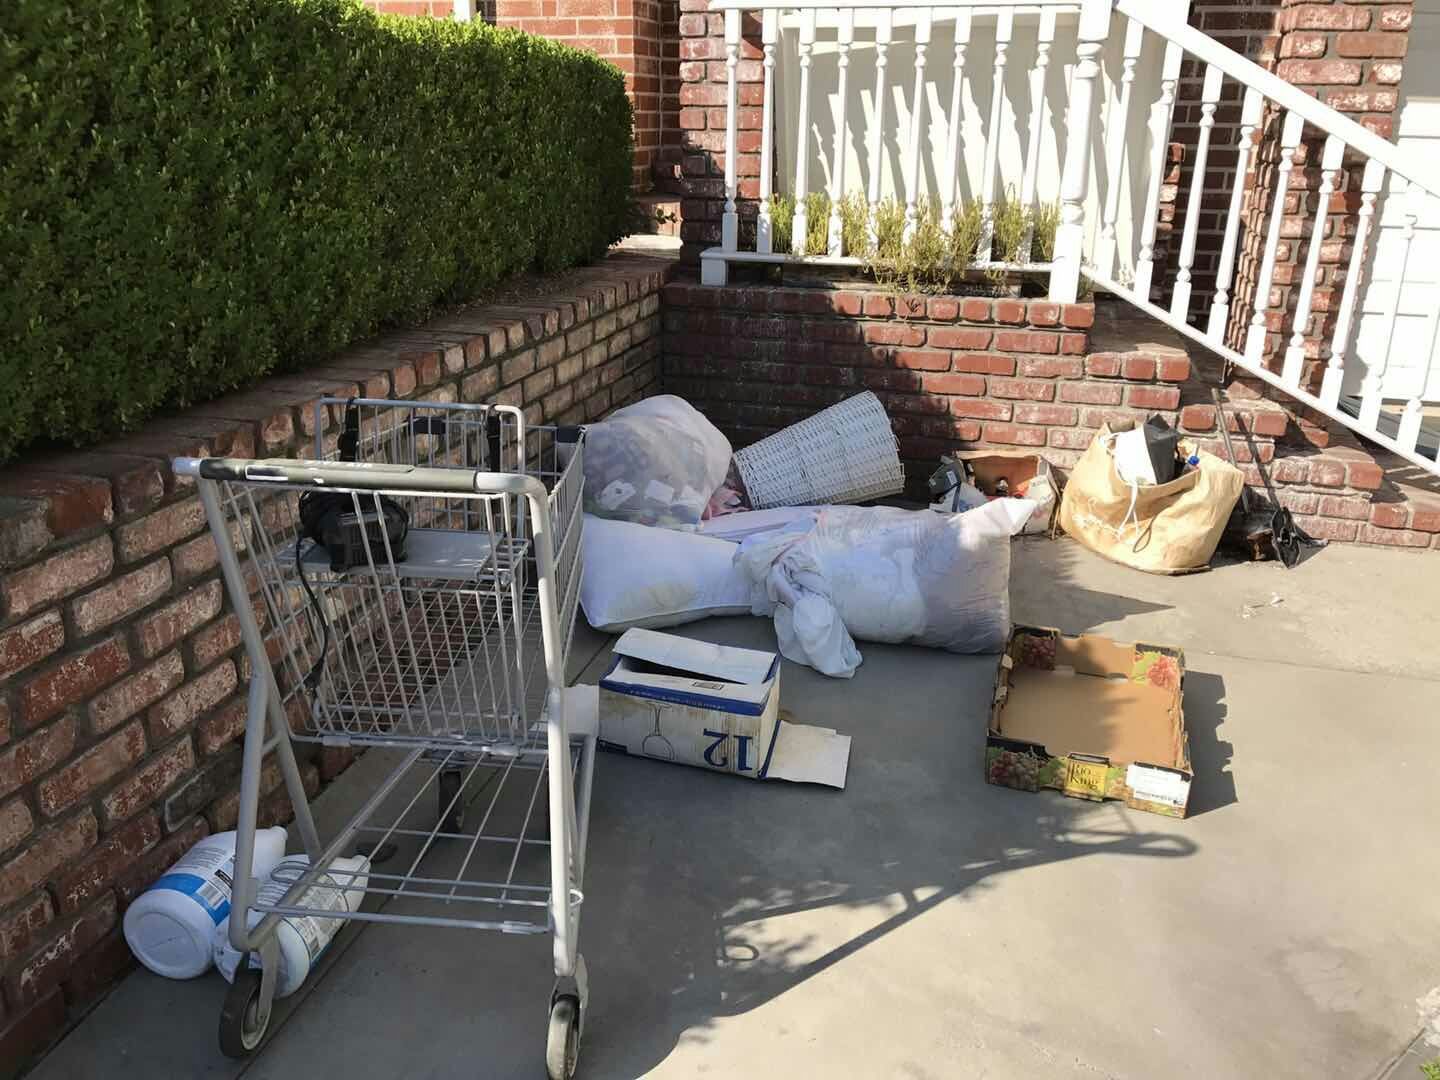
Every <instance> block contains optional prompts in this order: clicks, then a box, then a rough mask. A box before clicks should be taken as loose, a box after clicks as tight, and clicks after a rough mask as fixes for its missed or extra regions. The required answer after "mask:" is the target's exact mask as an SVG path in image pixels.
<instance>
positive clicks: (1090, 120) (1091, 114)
mask: <svg viewBox="0 0 1440 1080" xmlns="http://www.w3.org/2000/svg"><path fill="white" fill-rule="evenodd" d="M1109 33H1110V0H1082V4H1081V7H1080V32H1079V41H1078V43H1077V44H1076V46H1075V74H1074V76H1073V77H1072V79H1071V80H1070V109H1069V112H1068V113H1067V115H1066V117H1065V128H1066V131H1065V136H1066V138H1065V167H1064V171H1063V172H1062V173H1061V175H1060V225H1059V228H1058V229H1057V230H1056V232H1055V259H1054V265H1053V266H1052V267H1051V269H1050V299H1051V300H1057V301H1060V302H1061V303H1067V304H1069V303H1074V301H1075V297H1076V295H1077V294H1078V292H1079V290H1080V263H1081V260H1082V259H1083V257H1084V253H1085V196H1086V193H1087V192H1088V191H1089V188H1090V130H1091V128H1092V126H1093V125H1094V123H1095V83H1096V80H1097V77H1098V76H1099V74H1100V50H1101V48H1103V46H1104V42H1105V38H1106V37H1107V36H1108V35H1109Z"/></svg>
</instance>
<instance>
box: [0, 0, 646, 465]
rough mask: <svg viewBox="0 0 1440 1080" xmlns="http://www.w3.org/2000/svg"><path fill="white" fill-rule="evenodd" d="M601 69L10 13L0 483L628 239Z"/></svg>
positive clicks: (3, 51)
mask: <svg viewBox="0 0 1440 1080" xmlns="http://www.w3.org/2000/svg"><path fill="white" fill-rule="evenodd" d="M631 153H632V147H631V134H630V105H629V102H628V101H627V99H626V97H625V89H624V83H623V77H622V76H621V74H620V72H619V71H618V70H617V69H616V68H614V67H612V66H611V65H609V64H607V63H605V62H604V61H601V60H599V59H598V58H596V57H594V56H592V55H590V54H588V53H583V52H580V51H577V50H574V49H570V48H567V47H565V46H563V45H559V44H556V43H554V42H550V41H546V40H544V39H541V38H536V37H531V36H529V35H526V34H522V33H520V32H518V31H512V30H497V29H494V28H492V27H488V26H485V25H484V24H482V23H479V22H474V23H469V24H457V23H452V22H446V21H440V20H431V19H406V18H388V17H384V16H377V15H374V14H373V13H371V12H369V11H367V10H366V9H364V8H361V7H360V6H359V5H358V3H356V2H355V0H205V3H203V4H197V3H195V2H194V0H86V2H85V3H76V2H72V0H6V2H5V3H3V4H0V281H3V287H0V374H3V376H4V380H3V382H4V392H5V394H6V396H7V398H8V400H7V401H6V403H5V407H4V408H3V409H0V460H3V459H4V458H6V457H9V456H13V455H14V454H16V453H17V452H18V451H20V450H21V449H22V448H24V447H25V446H26V445H28V444H33V443H35V442H37V441H40V440H44V441H64V442H71V443H80V442H84V441H87V440H94V439H96V438H98V437H101V436H103V435H106V434H109V433H112V432H115V431H120V430H124V429H127V428H132V427H134V426H135V425H136V424H138V423H139V422H140V421H141V420H143V419H144V418H145V417H146V416H148V415H150V414H152V413H154V412H155V411H156V410H157V409H160V408H162V407H165V406H172V405H185V404H187V403H190V402H194V401H197V400H203V399H205V398H209V397H214V396H215V395H217V394H219V393H221V392H223V391H225V390H228V389H231V388H233V387H237V386H241V385H243V384H245V383H248V382H251V381H253V380H254V379H256V378H257V377H259V376H261V375H263V374H265V373H267V372H273V371H281V370H286V369H293V368H295V367H297V366H300V365H303V364H304V363H306V362H307V361H311V360H314V359H316V358H319V357H322V356H324V355H326V354H328V353H330V352H333V351H334V350H336V349H339V348H341V347H343V346H344V345H346V344H348V343H350V342H352V341H354V340H356V339H358V338H361V337H364V336H365V335H367V334H370V333H372V332H374V331H375V330H376V329H378V328H380V327H382V326H385V325H390V324H395V323H397V322H401V321H405V320H413V319H416V318H419V317H421V316H423V315H425V314H426V313H427V312H428V311H431V310H433V309H434V308H435V307H436V306H438V305H443V304H447V303H454V302H458V301H463V300H465V299H467V298H469V297H470V296H473V295H474V294H475V293H476V292H477V291H479V290H481V289H483V288H484V287H486V286H487V285H490V284H492V283H494V282H496V281H498V280H500V279H502V278H504V277H506V276H508V275H511V274H514V273H517V272H521V271H528V270H538V271H554V270H559V269H562V268H564V267H567V266H571V265H574V264H576V263H579V262H583V261H586V260H588V259H591V258H593V257H595V256H598V255H600V254H602V253H603V252H604V251H605V249H606V247H607V246H608V245H609V244H610V243H612V242H613V241H615V240H616V239H618V238H619V237H620V236H621V235H622V233H623V231H624V226H625V223H626V220H627V212H628V209H629V202H630V165H631Z"/></svg>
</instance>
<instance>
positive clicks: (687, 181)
mask: <svg viewBox="0 0 1440 1080" xmlns="http://www.w3.org/2000/svg"><path fill="white" fill-rule="evenodd" d="M680 12H681V14H680V24H679V25H680V112H679V122H680V145H681V150H682V154H683V157H682V158H681V172H682V188H681V192H682V195H683V196H684V197H683V198H682V200H681V203H680V217H681V221H682V224H681V226H680V237H681V239H682V240H683V241H684V248H683V253H684V256H685V257H686V258H687V259H690V258H696V259H698V257H699V252H700V251H701V249H703V248H706V247H710V246H712V245H714V244H718V243H719V242H720V215H721V213H722V212H723V210H724V206H725V94H726V83H727V78H728V75H727V72H726V70H725V38H724V34H725V24H724V16H722V15H721V14H719V13H718V12H709V11H708V8H707V3H706V0H680ZM741 33H742V37H743V40H742V42H741V46H740V63H739V66H738V67H737V68H736V72H735V77H736V81H737V82H738V83H739V98H740V105H741V111H740V115H739V117H738V118H737V129H738V137H737V138H738V141H737V148H738V150H739V153H740V158H739V160H738V161H737V163H736V176H737V178H738V182H739V199H738V202H737V207H738V210H739V214H740V246H741V247H742V248H744V247H751V248H753V247H754V244H755V215H756V211H757V210H758V209H759V202H758V199H759V196H760V119H761V112H760V107H761V105H762V104H763V103H764V87H763V84H764V69H763V68H762V67H761V64H760V60H761V57H762V56H763V53H762V51H761V46H760V21H759V18H758V17H757V16H756V14H755V13H747V14H746V15H745V17H744V20H743V21H742V23H741Z"/></svg>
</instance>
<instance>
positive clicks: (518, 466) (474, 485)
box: [174, 401, 595, 1078]
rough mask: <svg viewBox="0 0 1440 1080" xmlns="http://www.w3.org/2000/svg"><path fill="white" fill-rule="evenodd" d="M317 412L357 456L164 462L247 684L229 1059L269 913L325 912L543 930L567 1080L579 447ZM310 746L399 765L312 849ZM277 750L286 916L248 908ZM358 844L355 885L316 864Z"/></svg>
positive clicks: (555, 1037) (274, 959)
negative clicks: (289, 860)
mask: <svg viewBox="0 0 1440 1080" xmlns="http://www.w3.org/2000/svg"><path fill="white" fill-rule="evenodd" d="M319 407H320V409H321V410H329V409H334V410H335V411H337V412H338V413H341V414H342V415H343V417H344V419H343V422H342V425H343V430H342V434H341V437H340V447H339V451H338V453H339V455H340V456H343V457H347V458H350V459H351V460H347V461H334V460H331V461H320V460H317V461H288V460H272V461H251V460H237V459H216V458H207V459H189V458H187V459H179V460H177V461H176V462H175V463H174V467H175V470H176V472H177V473H181V474H184V475H187V476H191V477H194V478H195V480H196V482H197V485H198V488H199V494H200V500H201V502H202V504H203V506H204V509H205V514H206V517H207V519H208V522H209V525H210V531H211V533H212V535H213V537H214V539H215V542H216V545H217V548H218V550H219V559H220V567H221V571H222V573H223V576H224V580H225V585H226V589H227V591H228V593H229V596H230V601H231V605H232V606H233V608H234V610H235V613H236V615H237V617H238V618H239V621H240V627H241V633H242V637H243V639H244V644H245V650H246V653H247V656H248V658H249V661H250V665H251V669H252V671H253V672H254V676H253V678H252V679H251V681H250V684H249V702H248V705H249V712H248V717H247V721H246V728H245V742H244V751H243V759H242V761H243V769H242V775H241V783H240V805H239V821H238V824H237V831H238V835H237V840H236V856H235V884H234V892H233V897H232V904H231V916H230V929H229V938H230V944H231V945H232V946H233V947H234V948H235V949H237V950H239V951H240V952H241V953H242V955H244V956H246V961H245V962H242V963H241V964H240V966H239V968H238V970H237V972H236V977H235V981H234V984H233V985H232V987H231V990H230V993H229V995H228V996H227V998H226V1002H225V1006H224V1008H223V1010H222V1013H221V1018H220V1045H221V1049H222V1050H223V1051H224V1052H225V1053H226V1054H228V1055H230V1056H232V1057H243V1056H245V1055H247V1054H249V1053H251V1052H253V1051H254V1050H255V1048H256V1047H258V1046H259V1044H260V1042H261V1040H262V1039H263V1037H264V1035H265V1031H266V1027H267V1025H268V1023H269V1019H270V1014H271V1007H272V1003H273V998H274V993H275V986H276V974H277V971H278V965H279V963H280V954H279V948H278V943H277V939H276V929H277V926H278V924H279V921H280V920H281V919H282V918H284V917H287V916H304V915H311V916H315V917H317V918H319V917H323V918H334V917H336V916H337V915H338V916H340V917H343V918H347V919H352V920H362V921H368V922H377V923H384V922H390V923H410V924H425V925H434V926H449V927H461V928H469V929H488V930H498V931H502V932H504V933H511V934H543V933H549V934H551V935H553V958H554V970H555V982H554V985H553V988H552V991H551V994H550V999H549V1003H548V1004H549V1010H550V1023H549V1031H548V1036H547V1041H546V1050H545V1057H546V1066H547V1069H548V1071H549V1074H550V1076H551V1077H555V1078H559V1077H569V1076H571V1075H572V1074H573V1072H574V1068H575V1062H576V1055H577V1054H578V1050H579V1040H580V1034H581V1029H582V1025H583V1023H584V1018H585V1011H586V1002H587V996H588V990H587V980H586V973H585V964H584V960H583V959H582V958H581V956H580V953H579V950H578V929H579V917H580V907H581V902H582V900H583V892H582V887H583V880H584V867H585V846H586V833H587V829H588V820H589V805H590V789H591V780H592V775H593V770H594V760H595V735H594V732H593V730H589V731H581V730H577V727H576V724H575V721H574V720H573V719H572V718H571V716H570V715H569V709H568V706H567V703H566V695H565V693H564V686H565V661H566V655H567V652H568V648H569V641H570V635H571V629H572V627H573V625H574V619H575V611H576V604H577V598H578V595H579V585H580V572H581V568H580V530H581V523H582V514H581V485H582V483H583V466H582V460H581V459H582V455H583V436H582V435H581V433H580V432H579V431H577V430H575V429H570V430H568V431H567V430H566V429H551V428H527V426H526V425H525V423H524V420H523V417H522V416H521V414H520V413H519V412H518V410H515V409H509V408H505V407H502V406H476V405H453V404H426V403H415V402H391V401H351V402H331V401H327V402H322V403H321V405H320V406H319ZM320 419H321V421H322V422H321V423H319V424H317V430H321V431H323V430H325V427H326V425H325V424H324V422H323V421H324V419H325V417H324V416H323V415H322V416H321V417H320ZM321 456H324V453H323V446H322V447H320V448H319V450H318V452H317V457H321ZM332 456H333V455H332ZM355 459H358V460H355ZM321 539H323V540H324V541H325V542H324V543H323V544H322V543H321ZM242 557H243V558H244V561H245V563H246V564H248V565H247V566H242V562H241V560H242ZM252 601H253V603H252ZM262 626H263V629H262ZM292 728H293V729H294V730H292ZM305 741H310V742H319V743H322V744H325V745H330V746H364V747H370V748H372V751H371V752H372V754H373V753H379V754H381V755H382V756H383V755H390V756H393V757H395V759H396V761H395V764H394V767H393V768H392V769H391V770H390V772H389V775H388V776H387V777H386V778H385V779H383V780H382V781H381V782H380V783H379V784H378V785H377V786H376V787H375V789H374V791H373V793H371V795H370V797H369V798H368V799H367V800H366V802H365V804H364V806H363V807H362V808H361V809H360V811H359V812H358V813H357V814H356V815H355V816H354V818H353V819H352V820H351V821H350V822H349V823H348V824H347V825H346V826H345V827H344V828H342V829H340V830H339V831H338V833H336V834H335V835H334V836H333V838H331V839H330V840H329V842H328V843H322V842H321V838H320V836H319V834H318V833H317V830H316V826H315V821H314V818H313V816H312V814H311V812H310V808H309V805H308V803H307V800H306V794H305V789H304V784H303V780H302V775H301V772H300V770H299V768H298V766H297V758H296V753H295V746H294V743H296V742H305ZM272 751H273V753H274V756H275V760H276V761H277V762H278V765H279V769H280V772H281V774H282V776H283V779H284V783H285V786H286V790H287V791H288V794H289V796H290V799H291V802H292V804H293V805H294V808H295V814H296V825H297V828H298V831H299V833H300V835H301V837H302V839H303V842H304V846H305V850H306V853H307V854H308V855H309V860H310V861H309V866H308V868H305V869H303V870H301V869H293V867H292V869H291V870H290V873H291V876H292V877H293V885H292V886H291V887H290V888H289V889H288V891H287V892H286V893H285V895H284V897H283V898H282V899H281V901H280V902H278V903H274V904H260V903H258V902H257V896H256V884H255V882H254V880H253V862H254V848H255V833H256V828H257V815H258V806H259V802H260V795H261V790H260V784H261V775H262V771H263V768H264V765H265V761H266V758H267V755H269V754H270V753H271V752H272ZM542 795H543V797H542ZM431 800H433V802H432V801H431ZM547 830H548V834H547ZM357 846H358V847H359V849H360V850H361V852H362V853H363V852H370V853H371V854H372V862H371V865H370V867H369V870H368V873H367V874H365V875H364V876H362V875H361V873H360V872H358V871H354V872H347V871H345V870H343V869H339V868H336V867H334V866H333V865H332V864H333V863H334V860H335V859H337V858H339V857H341V856H344V855H348V854H350V853H351V849H352V848H355V847H357ZM387 856H388V857H387ZM359 884H363V887H364V895H365V903H364V904H363V905H356V907H355V910H350V909H349V906H348V905H347V903H346V902H345V901H344V900H342V899H341V898H340V897H338V896H337V895H336V894H337V893H340V892H350V893H352V894H353V893H354V890H355V887H356V886H357V885H359ZM252 912H253V913H256V914H255V916H252ZM252 918H258V921H256V922H255V925H253V926H251V925H250V923H251V921H252Z"/></svg>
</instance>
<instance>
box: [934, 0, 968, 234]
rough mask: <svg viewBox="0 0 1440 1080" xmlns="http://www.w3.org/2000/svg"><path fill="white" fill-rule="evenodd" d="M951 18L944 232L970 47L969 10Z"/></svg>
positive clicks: (954, 182)
mask: <svg viewBox="0 0 1440 1080" xmlns="http://www.w3.org/2000/svg"><path fill="white" fill-rule="evenodd" d="M953 12H954V15H955V61H954V69H955V70H954V80H955V81H954V82H953V83H952V84H951V87H950V131H949V136H950V138H949V141H948V143H947V144H946V147H945V199H944V201H945V207H944V211H943V213H942V216H941V220H940V224H941V227H942V228H944V230H945V231H946V232H949V231H950V229H951V226H953V225H954V224H955V200H956V199H957V198H959V188H960V154H961V151H962V149H963V146H964V142H963V140H962V139H961V138H960V128H961V126H962V124H963V117H962V116H961V113H960V110H961V104H960V102H961V90H962V89H963V88H964V85H965V77H964V76H965V50H966V49H967V48H968V47H969V45H970V9H969V8H954V9H953Z"/></svg>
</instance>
